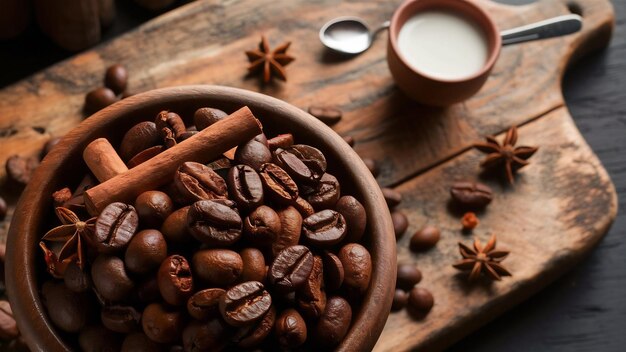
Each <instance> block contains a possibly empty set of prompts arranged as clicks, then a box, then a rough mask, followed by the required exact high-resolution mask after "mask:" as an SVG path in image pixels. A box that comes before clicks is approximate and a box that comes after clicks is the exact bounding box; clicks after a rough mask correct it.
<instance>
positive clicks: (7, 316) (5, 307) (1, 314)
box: [0, 301, 20, 341]
mask: <svg viewBox="0 0 626 352" xmlns="http://www.w3.org/2000/svg"><path fill="white" fill-rule="evenodd" d="M19 335H20V331H19V330H18V329H17V323H16V322H15V318H13V310H12V309H11V305H10V304H9V302H8V301H0V339H2V340H4V341H6V340H12V339H15V338H17V337H18V336H19Z"/></svg>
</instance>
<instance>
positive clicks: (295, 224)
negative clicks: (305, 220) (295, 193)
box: [272, 206, 302, 257]
mask: <svg viewBox="0 0 626 352" xmlns="http://www.w3.org/2000/svg"><path fill="white" fill-rule="evenodd" d="M278 217H279V218H280V229H281V231H280V236H278V238H277V239H276V241H275V242H274V243H272V257H276V256H277V255H278V253H279V252H280V251H282V250H283V249H285V248H287V247H291V246H295V245H297V244H298V243H299V242H300V233H301V231H302V215H300V212H298V210H296V208H294V207H292V206H289V207H287V208H285V209H282V210H279V211H278Z"/></svg>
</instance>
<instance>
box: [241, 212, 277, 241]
mask: <svg viewBox="0 0 626 352" xmlns="http://www.w3.org/2000/svg"><path fill="white" fill-rule="evenodd" d="M280 230H281V228H280V217H278V214H277V213H276V212H275V211H274V209H272V208H270V207H268V206H267V205H261V206H260V207H258V208H256V209H255V210H254V211H253V212H252V213H250V215H248V216H247V217H246V219H245V220H244V222H243V232H244V235H245V236H246V239H247V240H248V241H249V242H250V243H252V244H253V245H256V246H260V247H265V246H267V245H269V244H271V243H272V242H274V241H275V240H276V238H278V236H279V235H280Z"/></svg>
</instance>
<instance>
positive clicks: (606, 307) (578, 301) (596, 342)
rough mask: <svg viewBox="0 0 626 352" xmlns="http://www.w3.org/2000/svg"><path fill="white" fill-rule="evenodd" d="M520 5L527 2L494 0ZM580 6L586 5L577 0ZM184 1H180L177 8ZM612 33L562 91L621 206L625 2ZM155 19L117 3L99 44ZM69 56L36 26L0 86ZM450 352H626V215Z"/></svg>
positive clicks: (2, 57)
mask: <svg viewBox="0 0 626 352" xmlns="http://www.w3.org/2000/svg"><path fill="white" fill-rule="evenodd" d="M498 1H499V2H504V3H508V4H516V5H517V4H525V3H530V2H532V1H530V0H498ZM579 1H584V0H579ZM187 2H190V1H189V0H186V1H183V0H179V1H178V2H177V3H176V6H180V5H181V4H184V3H187ZM613 4H614V6H615V13H616V30H615V33H614V35H613V40H612V42H611V44H610V46H609V47H608V48H607V49H605V50H603V51H601V52H598V53H596V54H593V55H592V56H590V57H588V58H586V59H584V60H583V61H580V62H578V63H577V64H576V65H575V66H573V67H571V68H570V70H569V71H568V72H567V74H566V75H565V78H564V82H563V91H564V95H565V100H566V102H567V106H568V107H569V109H570V111H571V115H572V116H573V118H574V120H575V121H576V124H577V125H578V128H579V130H580V131H581V132H582V134H583V135H584V137H585V139H586V140H587V142H588V143H589V144H590V145H591V147H592V148H593V150H594V151H595V152H596V154H597V155H598V156H599V157H600V160H602V162H603V164H604V166H605V167H606V169H607V170H608V172H609V174H610V175H611V178H612V179H613V182H614V184H615V187H616V188H617V192H618V197H619V202H620V203H622V204H623V202H624V201H626V155H624V154H625V153H626V0H614V1H613ZM156 15H158V14H155V13H151V12H149V11H146V10H143V9H141V8H140V7H138V6H136V5H134V4H133V3H132V2H131V1H128V0H124V1H117V17H116V20H115V22H114V24H113V25H112V27H111V28H109V29H108V30H107V31H106V32H104V33H103V37H104V40H109V39H111V38H114V37H116V36H118V35H120V34H121V33H124V32H126V31H128V30H130V29H132V28H134V27H136V26H138V25H139V24H141V23H143V22H145V21H147V20H149V19H151V18H152V17H154V16H156ZM71 55H72V53H69V52H66V51H64V50H62V49H59V48H57V47H56V46H55V45H54V44H52V43H50V42H49V41H48V40H47V39H46V38H45V37H44V36H43V35H42V34H41V33H40V32H39V31H38V29H37V28H33V26H31V28H30V29H29V30H28V31H27V32H26V33H24V34H22V35H21V36H20V37H19V38H18V39H16V40H12V41H9V42H0V68H2V69H1V71H0V88H1V87H4V86H6V85H9V84H11V83H14V82H17V81H18V80H20V79H22V78H25V77H27V76H29V75H30V74H32V73H34V72H36V71H39V70H41V69H43V68H45V67H47V66H49V65H51V64H54V63H55V62H58V61H60V60H62V59H65V58H67V57H69V56H71ZM451 350H453V351H505V350H506V351H530V350H536V351H573V350H575V351H626V216H625V214H624V213H623V212H621V211H620V212H619V213H618V215H617V219H616V220H615V223H614V224H613V227H612V228H611V230H610V231H609V233H608V234H607V236H606V237H605V238H604V240H602V242H601V243H600V244H599V245H598V247H597V248H596V249H595V250H594V251H593V252H592V253H591V254H590V255H589V257H588V258H586V259H585V260H583V262H582V263H581V264H580V265H578V266H577V267H575V268H574V269H573V270H572V271H571V272H570V273H568V274H566V275H565V276H564V277H562V278H561V279H559V280H558V281H556V282H555V283H553V284H551V285H550V286H548V287H547V288H546V289H545V290H543V291H542V292H541V293H539V294H537V295H535V296H533V297H532V298H531V299H529V300H528V301H526V302H525V303H523V304H521V305H519V306H518V307H516V308H514V309H512V310H511V311H509V312H508V313H506V314H504V315H503V316H501V317H500V318H498V319H496V320H495V321H493V322H492V323H490V324H488V325H486V326H485V327H483V328H482V329H480V330H479V331H477V332H476V333H474V334H472V335H470V336H469V337H467V338H465V339H464V340H462V341H460V342H459V343H457V344H456V345H455V346H453V347H452V349H451Z"/></svg>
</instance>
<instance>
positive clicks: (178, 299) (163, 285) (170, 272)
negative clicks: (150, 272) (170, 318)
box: [157, 254, 193, 306]
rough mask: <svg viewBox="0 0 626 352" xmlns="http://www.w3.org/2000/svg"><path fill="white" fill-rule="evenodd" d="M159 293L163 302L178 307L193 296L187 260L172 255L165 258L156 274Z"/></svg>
mask: <svg viewBox="0 0 626 352" xmlns="http://www.w3.org/2000/svg"><path fill="white" fill-rule="evenodd" d="M157 277H158V280H159V291H160V292H161V296H162V297H163V300H165V302H167V303H169V304H171V305H173V306H179V305H182V304H184V303H187V299H189V297H191V295H192V294H193V277H192V276H191V269H190V268H189V263H187V259H185V257H183V256H182V255H178V254H174V255H171V256H169V257H167V258H166V259H165V260H164V261H163V263H161V267H160V268H159V273H158V276H157Z"/></svg>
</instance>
